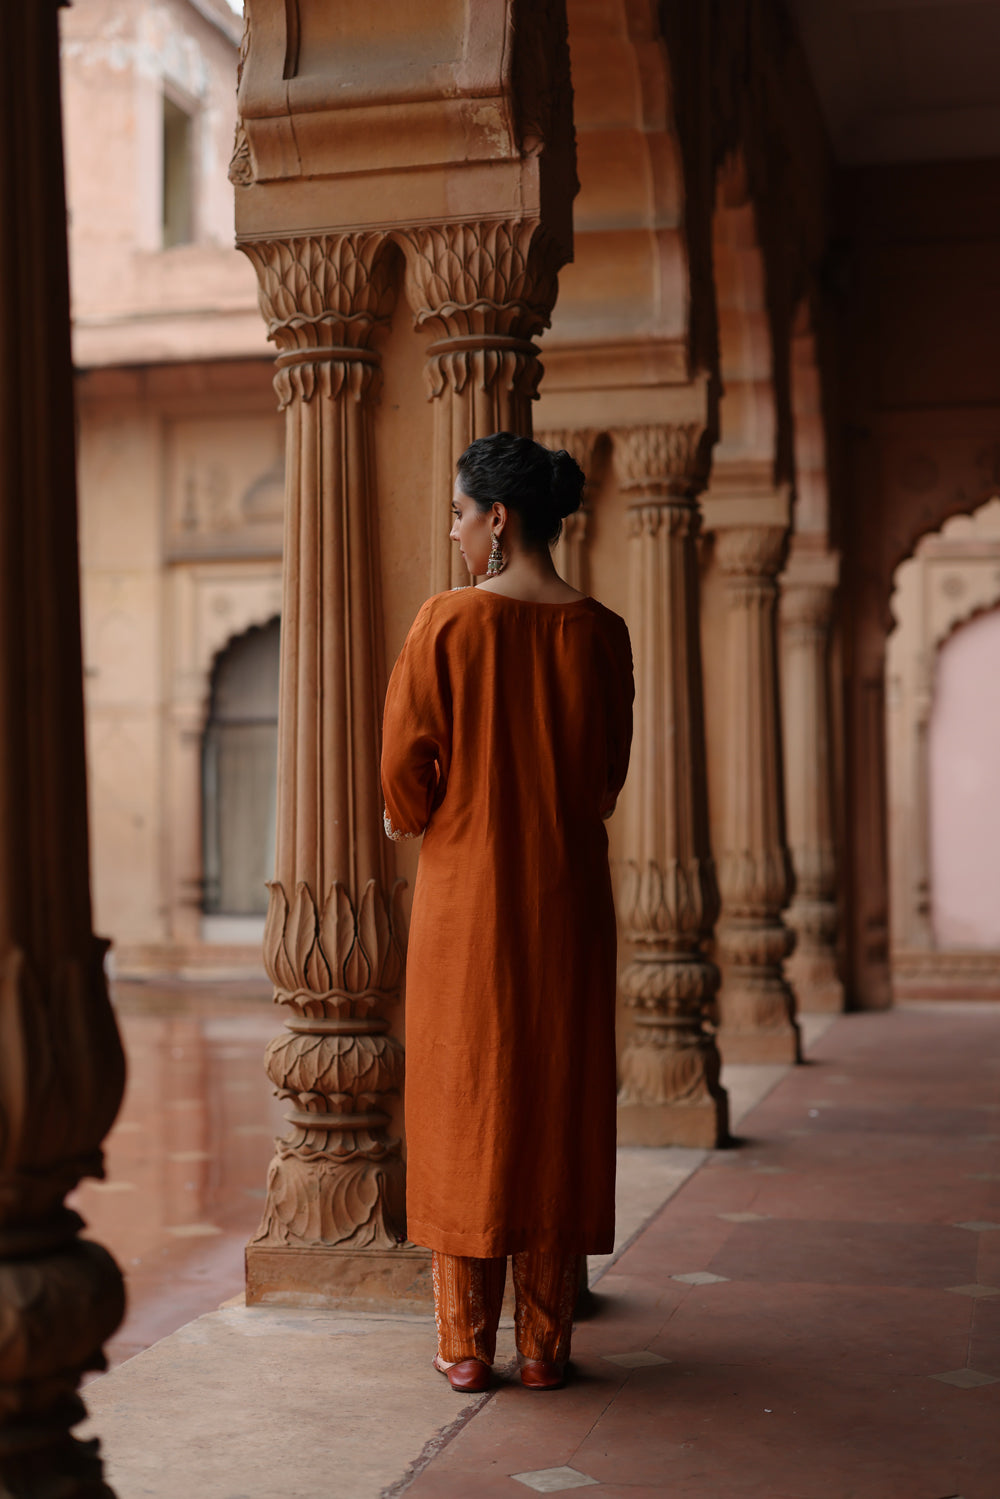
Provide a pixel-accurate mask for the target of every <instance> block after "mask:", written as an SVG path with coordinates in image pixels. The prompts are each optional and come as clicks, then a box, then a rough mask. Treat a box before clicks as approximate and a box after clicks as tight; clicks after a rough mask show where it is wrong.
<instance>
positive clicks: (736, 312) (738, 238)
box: [712, 151, 778, 484]
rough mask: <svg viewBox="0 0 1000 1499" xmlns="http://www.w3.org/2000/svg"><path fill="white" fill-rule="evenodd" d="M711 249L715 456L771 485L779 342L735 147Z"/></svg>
mask: <svg viewBox="0 0 1000 1499" xmlns="http://www.w3.org/2000/svg"><path fill="white" fill-rule="evenodd" d="M712 249H713V259H714V264H715V286H716V303H717V317H718V329H719V374H720V380H721V387H722V394H721V400H720V419H719V442H718V445H717V447H716V450H715V459H716V461H717V462H733V463H739V464H740V465H741V466H742V465H744V464H749V465H752V466H753V468H754V469H759V470H760V472H761V479H762V481H763V482H765V483H768V484H769V483H771V482H772V480H773V479H774V478H775V477H776V475H777V457H778V452H777V443H778V411H777V404H776V401H775V389H774V380H773V373H774V343H773V337H772V328H771V320H770V315H769V312H768V305H767V278H766V269H765V263H764V255H763V251H762V249H761V246H760V241H759V238H758V233H757V218H756V209H755V207H754V203H753V200H752V198H751V195H750V189H749V184H748V180H747V172H746V164H745V162H744V160H743V157H742V155H741V154H740V153H739V152H738V151H737V152H734V153H733V155H732V156H730V157H729V158H728V159H727V161H726V162H725V163H724V164H723V166H722V168H721V169H720V171H719V175H718V179H717V187H716V203H715V213H714V215H713V219H712Z"/></svg>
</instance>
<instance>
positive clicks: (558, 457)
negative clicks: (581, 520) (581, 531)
mask: <svg viewBox="0 0 1000 1499" xmlns="http://www.w3.org/2000/svg"><path fill="white" fill-rule="evenodd" d="M549 461H550V462H551V464H552V503H553V505H554V506H555V508H556V510H557V512H558V514H559V516H560V518H561V519H562V518H564V517H565V516H567V515H572V514H573V512H574V510H579V508H580V504H581V502H582V500H583V486H584V485H585V484H586V482H587V478H586V475H585V474H584V472H583V469H582V468H581V467H580V465H579V464H578V463H577V461H576V459H575V458H574V457H573V455H572V453H567V451H566V449H565V448H560V449H559V451H558V452H556V453H552V452H550V454H549Z"/></svg>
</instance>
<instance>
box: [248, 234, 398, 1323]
mask: <svg viewBox="0 0 1000 1499" xmlns="http://www.w3.org/2000/svg"><path fill="white" fill-rule="evenodd" d="M242 248H243V249H244V250H245V252H246V254H247V255H248V256H249V258H250V260H251V261H252V262H253V264H254V267H255V269H256V271H257V275H258V279H259V284H260V301H261V308H262V311H263V313H264V317H265V319H266V321H267V325H268V336H269V337H270V338H271V339H273V340H274V342H275V343H276V344H277V347H278V350H279V353H278V356H277V361H276V364H277V373H276V375H275V387H276V389H277V391H278V396H279V401H280V404H281V406H282V407H283V408H284V410H285V412H286V417H287V426H286V484H285V541H284V592H283V602H282V616H281V689H280V701H279V721H278V756H279V765H278V814H277V838H276V854H275V877H274V880H273V882H272V883H271V886H270V891H271V897H270V904H269V908H268V916H267V923H266V928H265V933H264V961H265V965H266V967H267V971H268V974H269V976H270V977H271V979H272V981H273V983H274V986H275V999H276V1001H278V1002H279V1003H282V1004H285V1005H287V1006H288V1008H289V1009H290V1010H291V1012H292V1014H291V1018H290V1019H289V1020H288V1022H287V1030H286V1031H285V1033H284V1034H283V1035H281V1036H279V1037H278V1038H277V1039H276V1040H275V1041H273V1042H272V1043H271V1045H270V1047H269V1048H268V1052H267V1070H268V1074H269V1076H270V1078H271V1080H272V1082H273V1083H274V1085H275V1088H276V1090H277V1092H278V1094H279V1096H280V1097H282V1098H285V1099H287V1100H288V1102H289V1105H290V1108H289V1112H288V1114H287V1115H286V1118H287V1119H288V1121H289V1123H290V1124H291V1126H292V1128H291V1132H290V1133H289V1134H288V1135H287V1136H285V1137H283V1138H282V1139H279V1140H278V1141H277V1150H276V1154H275V1157H274V1160H273V1161H272V1163H271V1169H270V1172H269V1175H268V1183H267V1201H266V1204H265V1207H264V1214H263V1218H262V1221H261V1225H260V1229H259V1231H258V1233H257V1235H256V1237H255V1238H254V1239H253V1241H252V1242H251V1243H250V1245H249V1246H248V1248H247V1300H248V1301H249V1302H254V1301H259V1300H261V1299H263V1298H265V1297H271V1298H273V1297H274V1296H275V1295H276V1294H285V1295H289V1296H293V1297H294V1296H296V1295H301V1294H303V1293H305V1294H309V1293H315V1294H322V1295H324V1296H327V1297H329V1298H331V1299H336V1297H337V1294H338V1292H342V1293H343V1294H345V1295H349V1294H350V1291H351V1288H352V1287H353V1286H354V1285H355V1283H356V1282H357V1280H358V1279H359V1278H360V1277H362V1276H363V1277H365V1278H366V1280H368V1281H371V1280H372V1279H373V1277H374V1278H375V1279H376V1280H377V1278H378V1276H379V1275H381V1276H382V1277H383V1281H388V1282H390V1283H391V1282H392V1280H393V1277H394V1276H395V1275H396V1274H397V1273H398V1271H397V1270H396V1268H394V1267H393V1265H392V1263H391V1254H390V1262H389V1263H388V1265H387V1264H386V1263H385V1255H383V1257H382V1262H380V1264H379V1265H376V1264H375V1262H374V1261H373V1259H372V1255H371V1252H378V1251H390V1252H392V1251H395V1250H396V1246H397V1244H398V1242H399V1241H400V1239H401V1238H402V1237H403V1233H404V1225H403V1202H402V1195H403V1194H402V1187H403V1166H402V1160H401V1151H400V1141H399V1140H398V1139H394V1138H391V1137H390V1135H389V1133H388V1130H387V1125H388V1124H389V1119H390V1115H389V1111H388V1107H387V1095H389V1094H391V1093H393V1092H395V1091H397V1090H398V1089H399V1087H400V1085H401V1082H402V1063H403V1057H402V1047H401V1046H400V1044H399V1042H398V1041H397V1040H396V1039H395V1038H394V1037H392V1036H391V1035H390V1034H389V1018H388V1010H389V1007H390V1006H391V1005H392V1004H393V1003H394V1002H395V1001H396V1000H397V999H398V996H399V989H400V983H401V978H402V933H401V930H400V918H399V912H398V905H397V899H396V897H397V893H398V889H399V887H398V885H394V884H393V880H392V873H391V857H392V855H391V845H390V844H389V843H388V841H387V840H386V838H385V836H384V834H383V831H382V802H381V794H380V790H379V779H378V766H379V720H380V712H381V705H382V696H383V691H384V681H383V676H384V661H383V648H382V639H381V600H380V597H379V588H378V582H377V580H378V576H379V569H378V552H377V537H376V534H375V528H374V521H373V517H374V513H375V478H374V472H373V462H372V435H371V404H372V401H373V399H374V396H375V393H376V387H377V382H378V377H379V361H378V355H377V354H376V353H375V352H374V350H373V347H372V342H373V338H374V335H375V333H376V332H377V330H378V328H379V327H380V326H381V325H382V324H384V323H385V322H386V320H387V319H388V316H389V312H390V309H391V290H390V287H389V283H388V279H387V272H386V258H385V250H386V240H385V237H384V236H383V235H381V234H378V233H368V232H358V233H343V234H331V235H317V236H311V237H301V238H288V239H275V240H268V241H249V242H246V241H245V242H244V243H243V245H242ZM316 1251H321V1253H319V1254H317V1253H316ZM358 1251H368V1252H369V1253H368V1255H364V1254H362V1255H361V1257H360V1260H359V1257H358ZM397 1253H398V1251H397ZM403 1273H404V1274H406V1273H412V1270H411V1272H406V1271H405V1270H404V1271H403Z"/></svg>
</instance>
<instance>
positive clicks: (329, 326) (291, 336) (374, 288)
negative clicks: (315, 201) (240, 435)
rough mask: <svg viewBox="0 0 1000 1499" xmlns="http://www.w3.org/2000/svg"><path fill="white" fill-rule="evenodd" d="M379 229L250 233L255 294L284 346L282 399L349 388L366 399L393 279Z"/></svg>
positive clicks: (270, 330) (279, 367) (278, 383)
mask: <svg viewBox="0 0 1000 1499" xmlns="http://www.w3.org/2000/svg"><path fill="white" fill-rule="evenodd" d="M387 245H388V239H387V236H386V235H385V234H384V233H382V232H380V231H359V232H349V233H344V234H318V235H292V236H289V237H287V238H283V239H269V240H244V241H243V242H242V243H241V245H240V249H241V250H242V251H243V253H244V254H245V255H246V256H247V258H248V259H249V260H250V261H251V263H252V265H253V267H254V269H255V270H256V272H257V286H258V292H257V300H258V303H259V305H260V310H261V315H262V316H263V318H264V321H265V323H266V325H267V336H268V338H269V339H270V340H271V342H272V343H274V344H275V345H276V346H277V348H278V351H279V352H278V356H277V359H276V360H275V366H276V373H275V377H274V385H275V389H276V390H277V392H278V397H279V404H280V405H281V407H282V408H284V407H285V406H287V405H288V404H289V402H290V401H291V399H292V396H293V395H298V396H300V397H301V398H302V399H303V400H305V401H309V400H311V399H312V397H313V396H314V395H315V394H316V393H317V392H319V393H320V394H322V395H324V396H326V397H327V398H328V399H329V398H332V397H333V396H336V395H339V394H340V392H341V390H345V389H346V391H347V392H348V394H350V395H351V396H353V397H354V399H355V400H360V399H361V397H362V395H366V394H369V393H371V392H372V391H373V387H374V384H375V381H376V380H377V377H378V372H379V361H378V356H377V354H376V353H375V352H374V350H373V348H372V344H373V341H374V338H375V335H376V333H377V332H378V331H379V330H380V329H382V328H384V327H385V326H387V324H388V322H389V318H390V316H391V313H392V305H393V298H394V293H393V286H392V281H391V278H390V274H389V262H388V257H387V255H386V248H387Z"/></svg>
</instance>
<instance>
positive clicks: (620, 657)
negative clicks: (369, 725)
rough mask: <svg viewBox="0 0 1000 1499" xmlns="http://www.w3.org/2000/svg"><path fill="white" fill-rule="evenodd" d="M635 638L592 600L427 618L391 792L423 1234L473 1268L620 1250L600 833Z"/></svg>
mask: <svg viewBox="0 0 1000 1499" xmlns="http://www.w3.org/2000/svg"><path fill="white" fill-rule="evenodd" d="M632 693H633V688H632V661H631V650H630V647H629V637H628V630H627V629H626V626H625V623H624V621H623V620H622V619H620V618H619V616H618V615H617V614H613V613H612V612H611V611H610V610H609V609H605V608H604V607H603V605H601V604H599V603H597V602H596V600H594V599H581V600H577V601H574V602H573V603H570V604H543V603H527V602H523V601H521V600H518V599H510V598H505V597H504V596H503V595H501V594H497V593H491V592H488V591H486V590H484V589H480V588H466V589H460V590H456V591H453V592H451V593H442V594H437V595H436V596H435V597H434V598H431V599H429V600H428V601H427V603H426V604H424V606H423V608H422V609H421V610H420V613H419V614H418V615H417V618H416V620H415V622H414V624H413V627H412V629H411V630H410V633H409V635H408V636H407V639H406V643H405V645H404V647H403V650H402V653H401V655H400V657H399V660H398V661H397V663H396V666H395V668H394V670H393V673H392V678H391V680H390V682H389V690H388V694H387V696H386V705H385V727H384V737H383V751H382V786H383V791H384V793H385V803H386V817H387V823H388V824H389V825H391V830H392V834H393V835H394V836H399V835H404V836H407V835H409V836H415V835H417V834H418V833H421V832H423V833H424V842H423V847H422V848H421V851H420V865H419V870H418V874H417V880H416V886H415V889H414V896H413V913H412V918H411V922H410V937H409V949H408V954H407V966H406V1051H407V1057H406V1136H407V1152H408V1164H407V1219H408V1233H409V1237H410V1238H411V1239H412V1240H413V1241H414V1242H416V1243H418V1244H425V1245H427V1246H428V1247H430V1248H432V1249H437V1250H441V1251H442V1252H444V1253H446V1254H457V1255H474V1256H477V1257H486V1256H496V1255H504V1254H514V1253H517V1252H519V1251H521V1250H524V1249H541V1248H556V1247H561V1248H565V1249H567V1250H574V1251H576V1252H578V1253H581V1254H601V1253H606V1252H607V1251H609V1250H610V1249H611V1248H612V1246H613V1240H614V1180H615V978H616V929H615V913H614V905H613V900H612V891H611V877H610V873H609V869H608V841H607V834H606V831H605V827H604V822H603V820H602V819H603V818H604V817H605V816H606V815H607V814H608V812H609V811H610V810H611V808H612V807H613V805H614V802H615V798H616V797H617V795H618V792H619V791H620V789H621V787H622V784H623V782H624V780H625V772H626V769H627V766H628V754H629V745H630V741H631V732H632Z"/></svg>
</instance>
